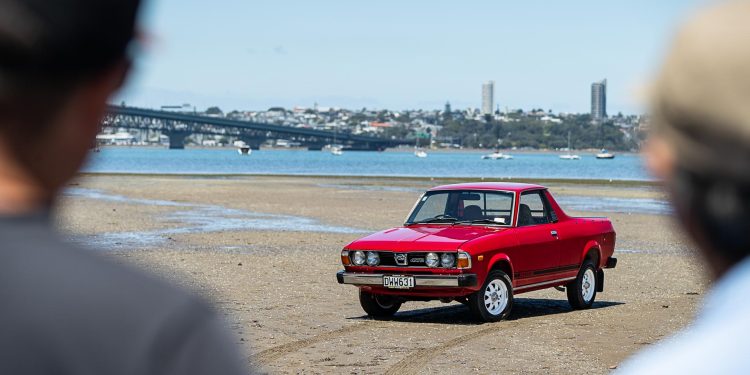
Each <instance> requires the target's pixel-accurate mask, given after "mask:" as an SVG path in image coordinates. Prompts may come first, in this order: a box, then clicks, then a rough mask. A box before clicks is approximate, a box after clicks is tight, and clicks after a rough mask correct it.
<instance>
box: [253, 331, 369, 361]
mask: <svg viewBox="0 0 750 375" xmlns="http://www.w3.org/2000/svg"><path fill="white" fill-rule="evenodd" d="M372 323H373V322H368V323H359V324H352V325H350V326H346V327H342V328H339V329H335V330H333V331H328V332H324V333H321V334H318V335H315V336H312V337H309V338H306V339H302V340H297V341H292V342H290V343H287V344H283V345H279V346H274V347H272V348H268V349H266V350H263V351H260V352H258V353H256V354H254V355H252V356H250V361H251V362H252V363H253V364H254V365H259V364H264V363H268V362H271V361H274V360H276V359H278V358H281V357H283V356H285V355H287V354H289V353H293V352H296V351H298V350H300V349H302V348H305V347H308V346H311V345H314V344H317V343H319V342H323V341H328V340H331V339H334V338H336V337H339V336H344V335H346V334H348V333H350V332H354V331H361V330H362V329H363V328H368V327H374V326H378V324H377V322H375V324H372Z"/></svg>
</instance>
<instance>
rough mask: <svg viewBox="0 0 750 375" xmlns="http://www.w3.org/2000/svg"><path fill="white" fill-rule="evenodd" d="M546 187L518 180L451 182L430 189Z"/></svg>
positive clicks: (528, 188)
mask: <svg viewBox="0 0 750 375" xmlns="http://www.w3.org/2000/svg"><path fill="white" fill-rule="evenodd" d="M538 189H546V187H544V186H542V185H536V184H522V183H518V182H469V183H463V184H451V185H441V186H435V187H434V188H432V189H430V190H429V191H438V190H503V191H513V192H521V191H526V190H538Z"/></svg>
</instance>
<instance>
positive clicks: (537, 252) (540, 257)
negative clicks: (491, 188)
mask: <svg viewBox="0 0 750 375" xmlns="http://www.w3.org/2000/svg"><path fill="white" fill-rule="evenodd" d="M517 211H518V213H517V215H516V216H517V219H516V220H517V221H516V226H517V227H516V229H515V230H516V238H517V240H518V250H517V251H515V252H514V257H513V259H511V260H512V262H513V267H514V273H515V275H514V276H515V278H516V285H517V286H521V285H528V284H534V283H539V282H544V281H548V280H554V279H555V278H556V277H557V276H558V274H559V273H560V272H561V270H560V245H559V241H558V233H557V223H556V222H555V220H553V215H552V214H551V213H550V208H549V204H548V203H547V201H546V199H544V196H543V191H542V190H534V191H526V192H523V193H522V194H521V196H520V198H519V204H518V210H517Z"/></svg>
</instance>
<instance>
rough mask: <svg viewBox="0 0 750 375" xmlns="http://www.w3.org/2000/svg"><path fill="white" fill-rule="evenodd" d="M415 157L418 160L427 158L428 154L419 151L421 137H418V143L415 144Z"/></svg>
mask: <svg viewBox="0 0 750 375" xmlns="http://www.w3.org/2000/svg"><path fill="white" fill-rule="evenodd" d="M414 156H416V157H418V158H426V157H427V152H425V151H424V150H420V149H419V137H417V141H416V142H415V143H414Z"/></svg>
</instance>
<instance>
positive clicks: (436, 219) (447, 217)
mask: <svg viewBox="0 0 750 375" xmlns="http://www.w3.org/2000/svg"><path fill="white" fill-rule="evenodd" d="M456 220H458V219H456V218H455V217H453V216H451V215H437V216H435V217H431V218H429V219H424V220H420V221H415V222H412V223H409V225H414V224H428V223H439V222H443V221H456Z"/></svg>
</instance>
